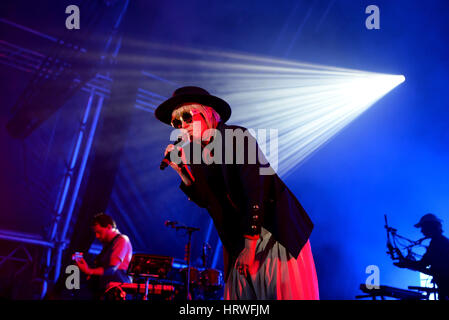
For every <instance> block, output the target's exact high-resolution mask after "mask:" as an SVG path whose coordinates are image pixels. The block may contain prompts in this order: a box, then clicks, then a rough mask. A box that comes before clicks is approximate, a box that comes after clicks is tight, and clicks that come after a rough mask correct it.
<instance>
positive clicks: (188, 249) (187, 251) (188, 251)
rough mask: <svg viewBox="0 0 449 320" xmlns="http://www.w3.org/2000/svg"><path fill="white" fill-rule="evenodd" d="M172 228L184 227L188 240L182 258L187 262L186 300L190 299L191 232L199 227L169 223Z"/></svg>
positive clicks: (198, 229)
mask: <svg viewBox="0 0 449 320" xmlns="http://www.w3.org/2000/svg"><path fill="white" fill-rule="evenodd" d="M170 226H171V227H172V228H175V229H176V231H178V230H180V229H184V230H186V232H187V234H188V241H187V245H186V246H185V257H184V260H185V261H186V262H187V276H186V299H187V300H192V297H191V295H190V268H191V266H190V257H191V248H192V234H193V233H194V232H195V231H200V228H195V227H188V226H183V225H181V226H180V225H176V223H174V224H172V225H170Z"/></svg>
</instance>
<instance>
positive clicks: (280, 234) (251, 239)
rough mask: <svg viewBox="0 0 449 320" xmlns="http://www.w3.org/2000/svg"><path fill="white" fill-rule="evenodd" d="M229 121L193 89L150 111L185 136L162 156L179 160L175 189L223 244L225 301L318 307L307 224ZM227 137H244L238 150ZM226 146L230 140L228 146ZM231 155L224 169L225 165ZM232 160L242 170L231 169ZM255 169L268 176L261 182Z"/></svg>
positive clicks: (222, 109)
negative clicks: (204, 215)
mask: <svg viewBox="0 0 449 320" xmlns="http://www.w3.org/2000/svg"><path fill="white" fill-rule="evenodd" d="M230 115H231V109H230V107H229V105H228V103H227V102H225V101H224V100H222V99H220V98H218V97H215V96H212V95H210V94H209V93H208V92H207V91H206V90H204V89H202V88H198V87H182V88H179V89H177V90H176V91H175V92H174V94H173V96H172V97H171V98H170V99H168V100H166V101H165V102H163V103H162V104H161V105H160V106H159V107H158V108H157V109H156V111H155V116H156V118H157V119H158V120H160V121H162V122H163V123H165V124H168V125H172V126H173V127H175V128H178V129H184V133H186V134H187V135H188V140H189V141H188V142H186V143H187V145H186V146H183V147H180V145H181V143H180V144H178V143H177V144H176V146H175V145H173V144H170V145H168V146H167V148H166V150H165V155H167V153H168V152H171V151H172V150H175V149H176V151H175V152H176V153H178V154H181V156H180V160H182V161H179V162H178V163H175V162H173V161H172V162H170V166H171V167H172V168H173V169H174V170H175V171H176V172H177V173H178V174H179V176H180V178H181V184H180V188H181V190H182V191H183V192H184V193H185V194H186V195H187V196H188V198H189V199H190V200H192V201H194V202H195V203H196V204H197V205H198V206H200V207H202V208H206V209H207V210H208V212H209V214H210V216H211V217H212V220H213V222H214V225H215V227H216V229H217V232H218V234H219V236H220V239H221V242H222V243H223V251H224V267H225V280H226V284H225V299H233V300H234V299H270V300H276V299H295V300H296V299H318V296H319V294H318V283H317V277H316V272H315V265H314V261H313V256H312V252H311V248H310V243H309V241H308V240H309V236H310V233H311V231H312V228H313V224H312V222H311V221H310V219H309V217H308V215H307V213H306V212H305V210H304V209H303V208H302V206H301V204H300V203H299V201H298V200H297V199H296V197H295V196H294V195H293V193H292V192H291V191H290V190H289V189H288V188H287V186H286V185H285V184H284V183H283V182H282V180H281V179H280V178H279V177H278V176H277V174H275V173H274V171H273V170H272V168H271V167H270V166H269V164H268V162H267V161H266V159H265V158H264V155H263V153H262V152H261V151H260V150H259V148H258V145H257V142H256V140H255V139H254V137H252V136H251V135H250V134H248V131H247V129H246V128H243V127H239V126H230V125H227V124H225V123H226V121H227V120H228V119H229V117H230ZM226 130H228V131H229V130H231V132H238V131H239V130H240V131H239V132H240V133H241V132H243V133H245V134H247V138H246V139H245V140H244V141H245V143H244V148H243V150H241V148H240V149H239V147H238V146H236V144H235V142H236V141H235V140H234V138H229V137H228V138H227V136H226V132H225V131H226ZM226 139H232V141H231V143H230V144H229V145H228V144H227V143H226ZM173 140H174V139H173ZM220 142H221V143H220ZM228 142H229V140H228ZM251 143H253V144H254V146H255V147H256V148H255V149H250V147H249V146H250V145H251ZM195 148H197V149H196V150H198V148H199V149H200V150H201V155H202V157H200V158H201V159H200V160H201V161H199V163H198V161H197V162H195V161H192V157H190V159H189V161H187V158H186V154H189V155H190V156H191V155H193V157H195V154H194V151H195ZM230 149H231V150H230ZM251 150H253V151H251ZM230 151H231V155H233V156H234V158H233V160H234V161H231V163H229V162H227V161H226V159H225V158H226V155H229V152H230ZM220 152H221V158H220V156H219V155H218V154H219V153H220ZM236 152H237V153H238V152H241V153H242V154H243V155H244V159H245V161H244V162H243V163H237V162H236ZM250 152H255V153H256V154H257V160H256V161H255V162H253V163H251V162H249V161H247V159H248V156H249V155H250ZM211 159H213V161H210V160H211ZM217 159H220V160H221V161H220V160H218V161H217ZM193 160H194V159H193ZM263 164H266V165H265V166H263ZM262 168H265V169H271V174H261V169H262Z"/></svg>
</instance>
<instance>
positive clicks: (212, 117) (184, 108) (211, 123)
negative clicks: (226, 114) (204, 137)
mask: <svg viewBox="0 0 449 320" xmlns="http://www.w3.org/2000/svg"><path fill="white" fill-rule="evenodd" d="M193 109H194V110H198V111H199V112H200V113H201V114H202V116H203V117H204V120H205V121H206V124H207V128H208V129H215V128H217V125H218V123H219V122H220V120H221V118H220V115H219V114H218V112H217V111H215V110H214V109H213V108H212V107H209V106H205V105H202V104H199V103H183V104H182V105H180V106H179V107H178V108H176V109H175V110H173V112H172V119H174V118H179V117H180V116H181V115H182V114H183V113H184V112H189V111H190V110H193Z"/></svg>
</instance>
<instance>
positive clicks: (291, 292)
mask: <svg viewBox="0 0 449 320" xmlns="http://www.w3.org/2000/svg"><path fill="white" fill-rule="evenodd" d="M255 260H256V265H258V268H257V271H255V272H253V274H252V275H249V276H248V277H245V276H243V275H241V274H240V273H239V272H238V270H237V268H236V266H235V264H234V266H233V268H232V269H231V270H230V273H229V276H228V280H227V281H226V284H225V292H224V299H225V300H318V299H319V290H318V279H317V276H316V270H315V263H314V261H313V256H312V250H311V248H310V243H309V241H307V243H306V244H305V245H304V247H303V248H302V250H301V252H300V253H299V256H298V258H297V259H295V258H294V257H293V256H292V255H291V254H290V253H289V252H288V251H287V249H286V248H285V247H284V246H283V245H281V244H280V243H279V242H277V241H276V240H275V239H274V238H273V235H272V234H271V233H270V232H269V231H268V230H266V229H264V228H262V231H261V235H260V238H259V239H258V240H257V246H256V256H255Z"/></svg>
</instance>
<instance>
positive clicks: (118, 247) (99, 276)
mask: <svg viewBox="0 0 449 320" xmlns="http://www.w3.org/2000/svg"><path fill="white" fill-rule="evenodd" d="M92 231H93V232H94V233H95V237H96V238H97V239H98V240H99V241H100V242H101V243H102V244H103V249H102V250H101V252H100V254H99V255H98V256H97V258H96V259H95V266H94V267H92V268H91V267H89V265H88V264H87V262H86V261H85V260H84V259H83V258H77V259H76V264H77V265H78V267H79V268H80V270H81V271H82V272H84V273H85V274H86V275H87V276H88V279H89V278H92V281H93V282H94V283H95V285H92V286H93V287H95V288H92V289H94V291H96V295H97V296H98V297H97V298H101V295H102V294H103V293H104V292H105V290H106V289H108V284H109V283H110V282H123V283H130V282H131V278H130V277H129V276H128V275H127V269H128V265H129V262H130V261H131V258H132V253H133V249H132V246H131V242H130V241H129V238H128V237H127V236H126V235H124V234H121V233H120V232H119V230H118V229H117V226H116V224H115V221H114V220H113V219H112V218H111V217H110V216H108V215H107V214H104V213H99V214H97V215H96V216H95V217H94V219H93V221H92Z"/></svg>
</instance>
